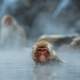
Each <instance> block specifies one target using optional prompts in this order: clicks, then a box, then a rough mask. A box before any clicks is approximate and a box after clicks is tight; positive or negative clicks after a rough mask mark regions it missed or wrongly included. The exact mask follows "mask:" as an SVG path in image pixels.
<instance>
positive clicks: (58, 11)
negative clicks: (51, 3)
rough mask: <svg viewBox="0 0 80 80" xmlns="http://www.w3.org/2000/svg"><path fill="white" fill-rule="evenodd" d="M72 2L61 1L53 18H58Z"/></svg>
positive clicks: (68, 0) (67, 0)
mask: <svg viewBox="0 0 80 80" xmlns="http://www.w3.org/2000/svg"><path fill="white" fill-rule="evenodd" d="M70 1H71V0H60V3H59V5H58V6H57V8H56V10H55V11H54V13H53V18H54V17H57V16H58V15H59V14H60V13H61V12H62V11H63V10H64V9H65V8H66V7H67V6H68V5H69V4H70V3H71V2H70Z"/></svg>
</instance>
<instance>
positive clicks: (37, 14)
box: [0, 0, 80, 38]
mask: <svg viewBox="0 0 80 80" xmlns="http://www.w3.org/2000/svg"><path fill="white" fill-rule="evenodd" d="M5 14H10V15H12V16H14V18H16V20H17V22H18V23H19V24H20V25H22V26H23V27H24V28H25V30H26V34H27V35H28V37H29V38H32V37H33V38H34V37H38V36H40V35H42V34H52V33H54V34H56V33H60V34H73V33H80V28H79V26H80V1H79V0H0V17H2V16H4V15H5Z"/></svg>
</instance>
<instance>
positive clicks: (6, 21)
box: [2, 15, 13, 26]
mask: <svg viewBox="0 0 80 80" xmlns="http://www.w3.org/2000/svg"><path fill="white" fill-rule="evenodd" d="M2 24H4V25H6V26H11V25H12V24H13V17H12V16H10V15H6V16H3V18H2Z"/></svg>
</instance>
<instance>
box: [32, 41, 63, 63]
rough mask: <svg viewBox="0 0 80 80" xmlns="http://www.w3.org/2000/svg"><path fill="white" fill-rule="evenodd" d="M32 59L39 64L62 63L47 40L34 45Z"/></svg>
mask: <svg viewBox="0 0 80 80" xmlns="http://www.w3.org/2000/svg"><path fill="white" fill-rule="evenodd" d="M32 58H33V60H34V61H35V62H37V63H46V62H48V61H51V60H58V61H61V60H60V59H59V58H58V56H57V54H56V52H55V50H54V49H53V46H52V44H51V43H49V42H48V41H46V40H41V41H38V42H36V43H35V44H34V46H33V50H32ZM61 62H62V61H61Z"/></svg>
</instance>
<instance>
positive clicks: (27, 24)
mask: <svg viewBox="0 0 80 80" xmlns="http://www.w3.org/2000/svg"><path fill="white" fill-rule="evenodd" d="M79 7H80V6H79V0H0V19H2V17H3V16H4V15H11V16H13V17H14V18H15V19H16V21H17V22H18V23H19V25H20V26H22V27H23V28H24V29H25V32H26V36H27V39H28V40H27V43H26V44H27V46H26V47H25V48H19V46H20V45H19V41H20V40H19V36H18V35H16V34H14V35H16V36H15V37H17V40H15V38H11V39H12V40H14V43H12V42H11V43H10V41H8V43H7V44H4V45H3V46H0V80H67V79H68V80H80V75H79V74H80V63H79V61H80V50H79V48H72V47H71V46H68V45H62V46H60V47H59V48H58V49H56V53H57V55H58V57H59V58H60V59H61V60H62V61H63V63H57V62H52V63H50V64H45V65H40V64H35V62H34V61H33V60H32V44H33V42H34V41H35V40H37V38H38V37H39V36H41V35H43V34H61V35H71V34H75V33H77V34H79V33H80V10H79ZM0 21H1V20H0ZM5 34H6V33H5ZM5 45H6V46H5ZM17 45H18V46H17ZM12 46H14V47H15V48H13V47H12ZM3 47H4V48H3ZM11 47H12V48H11ZM54 47H55V46H54Z"/></svg>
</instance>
